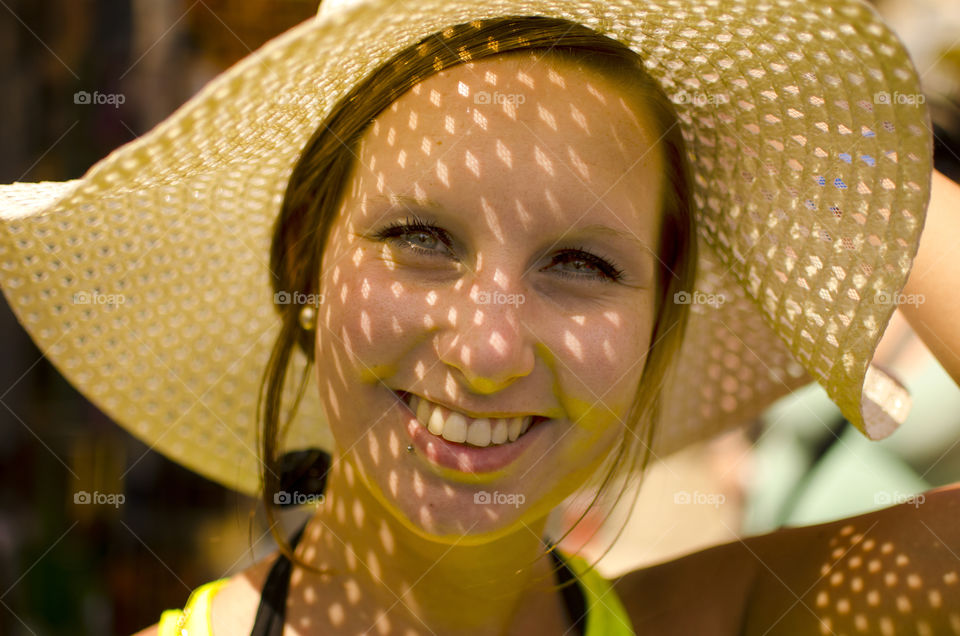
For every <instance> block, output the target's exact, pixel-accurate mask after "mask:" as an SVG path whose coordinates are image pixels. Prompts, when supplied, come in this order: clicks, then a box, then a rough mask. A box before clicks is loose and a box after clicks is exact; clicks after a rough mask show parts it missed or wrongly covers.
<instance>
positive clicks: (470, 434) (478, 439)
mask: <svg viewBox="0 0 960 636" xmlns="http://www.w3.org/2000/svg"><path fill="white" fill-rule="evenodd" d="M490 439H491V435H490V420H488V419H486V418H484V419H482V420H475V421H473V422H471V423H470V429H469V430H468V431H467V443H468V444H473V445H474V446H489V445H490Z"/></svg>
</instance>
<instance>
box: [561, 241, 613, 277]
mask: <svg viewBox="0 0 960 636" xmlns="http://www.w3.org/2000/svg"><path fill="white" fill-rule="evenodd" d="M558 264H560V265H565V264H569V265H570V266H571V267H569V268H567V269H563V268H560V269H557V273H558V274H560V276H563V277H564V278H571V279H578V278H579V279H583V278H595V279H599V280H602V281H609V282H615V281H618V280H620V279H621V278H623V271H622V270H620V269H619V268H618V267H617V266H616V264H614V263H613V262H611V261H610V260H608V259H605V258H601V257H600V256H597V255H595V254H591V253H590V252H588V251H586V250H584V249H583V248H572V249H565V250H561V251H560V252H558V253H557V254H555V255H554V257H553V260H552V261H551V262H550V267H553V266H554V265H558Z"/></svg>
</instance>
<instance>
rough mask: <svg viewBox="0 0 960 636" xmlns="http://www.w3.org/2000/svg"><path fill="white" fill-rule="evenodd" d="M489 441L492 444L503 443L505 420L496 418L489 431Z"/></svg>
mask: <svg viewBox="0 0 960 636" xmlns="http://www.w3.org/2000/svg"><path fill="white" fill-rule="evenodd" d="M490 441H491V442H493V443H494V444H503V443H504V442H505V441H507V420H496V424H494V425H493V430H492V431H490Z"/></svg>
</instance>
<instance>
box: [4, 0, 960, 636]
mask: <svg viewBox="0 0 960 636" xmlns="http://www.w3.org/2000/svg"><path fill="white" fill-rule="evenodd" d="M877 8H878V10H879V11H880V12H881V13H882V14H884V15H885V16H886V17H887V19H888V22H890V24H891V25H892V26H893V27H894V29H895V30H896V31H897V32H898V33H899V35H900V36H901V38H903V39H904V41H905V43H906V45H907V48H908V49H909V50H910V51H911V54H912V55H913V56H914V61H915V63H916V65H917V67H918V69H919V71H920V73H921V76H922V78H923V81H924V90H925V93H926V95H927V97H928V103H929V104H930V105H931V107H932V112H933V117H934V121H935V134H936V139H937V146H936V164H937V167H938V169H939V170H940V171H941V172H944V173H945V174H947V175H948V176H950V177H951V178H953V179H954V180H958V179H960V114H958V113H960V110H958V104H960V5H958V3H956V2H955V0H886V1H884V2H880V3H877ZM316 9H317V3H316V2H315V0H42V1H41V2H37V0H0V52H2V54H0V87H2V92H3V95H4V96H5V97H6V99H3V100H0V148H2V149H3V152H2V153H0V183H10V182H14V181H44V180H51V181H62V180H66V179H73V178H77V177H80V176H82V175H83V173H84V172H85V171H86V170H87V169H88V168H89V167H90V166H91V165H93V164H94V163H95V162H96V161H97V160H99V159H101V158H102V157H104V156H105V155H107V154H108V153H109V152H110V151H111V150H113V149H114V148H116V147H118V146H120V145H122V144H124V143H126V142H128V141H130V140H132V139H134V138H135V137H137V136H139V135H141V134H143V133H145V132H146V131H148V130H150V128H152V127H153V126H154V125H155V124H157V123H158V122H159V121H161V120H162V119H163V118H164V117H166V116H167V115H169V114H170V113H171V112H173V111H174V110H175V109H176V108H177V107H178V106H180V105H181V104H182V103H183V102H185V101H186V100H187V99H188V98H189V97H190V96H191V95H192V94H194V93H195V92H196V91H197V90H198V89H199V88H200V87H201V86H203V84H204V83H205V82H207V81H208V80H209V79H210V78H212V77H213V76H214V75H216V74H217V73H219V72H221V71H222V70H224V69H226V68H227V67H229V66H230V65H231V64H233V63H234V62H236V61H237V60H239V59H240V58H242V57H244V56H245V55H247V54H249V53H250V52H252V51H253V50H255V49H256V48H257V47H259V46H260V45H261V44H262V43H264V42H265V41H266V40H268V39H270V38H271V37H273V36H275V35H277V34H279V33H281V32H283V31H285V30H286V29H288V28H290V27H292V26H294V25H295V24H298V23H299V22H301V21H303V20H305V19H307V18H309V17H311V16H312V15H313V14H314V13H315V12H316ZM83 91H86V92H88V93H92V92H94V91H98V92H99V93H101V94H110V95H117V96H122V100H120V99H116V100H114V102H115V103H112V104H111V103H106V104H89V103H83V101H84V100H83V99H78V98H76V95H77V94H78V93H80V92H83ZM120 101H122V103H118V102H120ZM0 298H2V297H0ZM878 358H879V360H878V361H880V362H883V363H884V364H885V366H887V367H888V368H890V369H893V370H894V371H895V372H896V373H897V374H898V376H899V377H901V378H902V380H903V381H904V383H905V384H906V385H907V386H908V388H910V389H911V392H912V394H913V397H914V408H913V411H912V413H911V416H910V419H909V420H908V421H907V423H906V424H905V425H904V426H903V427H902V428H901V430H900V431H898V432H897V433H896V434H894V435H893V436H891V437H890V438H888V439H887V440H885V441H884V442H881V443H868V442H867V441H866V440H865V439H864V438H862V436H860V435H859V433H857V432H856V431H854V430H852V429H851V427H850V426H849V425H848V424H847V423H846V422H845V421H844V420H843V418H842V417H841V416H840V414H839V412H838V411H837V410H836V408H835V407H833V405H832V404H831V403H830V402H829V400H828V399H827V398H826V396H825V394H824V393H823V392H822V391H821V390H820V389H819V388H818V387H816V386H813V387H809V388H808V389H806V390H804V391H801V392H799V393H797V394H795V395H794V396H791V397H790V398H788V399H786V400H784V401H781V402H780V403H778V404H777V405H776V406H775V407H774V408H773V409H771V410H770V411H769V412H768V413H766V414H765V415H764V417H763V418H760V419H759V420H758V421H757V422H754V423H752V424H751V425H750V426H748V427H746V428H745V429H743V430H742V431H737V432H733V433H730V434H727V435H725V436H723V437H722V438H720V439H717V440H713V441H710V442H707V443H704V444H700V445H698V446H696V447H691V448H688V449H686V450H684V451H682V452H681V453H678V454H677V455H674V456H673V457H670V458H666V459H665V461H662V462H659V463H657V464H656V465H655V466H653V467H652V468H651V470H650V471H649V474H648V476H647V478H646V480H645V483H644V487H643V489H642V492H641V496H640V498H639V501H638V504H637V507H636V509H635V510H634V512H633V514H632V515H631V516H630V517H629V518H626V512H625V511H619V512H615V514H614V515H613V517H612V518H611V519H610V520H609V522H608V523H607V524H606V525H605V526H601V524H600V518H599V517H598V516H591V517H588V518H587V519H586V522H585V523H583V524H581V526H579V527H578V529H577V532H576V533H574V534H572V535H571V536H570V537H568V541H567V542H566V544H565V546H564V547H567V548H568V549H574V548H577V547H582V548H583V550H584V552H586V553H588V555H589V554H593V555H595V556H597V557H599V556H600V555H601V554H602V553H603V552H604V550H605V548H606V547H607V546H608V545H609V543H610V540H611V539H612V537H613V535H614V534H615V531H616V530H617V529H618V528H619V527H620V525H621V524H620V523H619V522H624V523H626V530H625V533H624V536H623V537H622V538H621V540H620V541H619V542H618V543H617V544H616V545H615V546H614V548H613V549H612V550H611V551H610V552H609V553H607V554H606V556H605V557H604V558H603V560H602V561H601V562H600V569H601V571H602V572H603V573H604V574H606V575H608V576H614V575H616V574H618V573H620V572H622V571H626V570H629V569H632V568H633V567H637V566H639V565H643V564H648V563H654V562H657V561H662V560H664V559H667V558H671V557H674V556H678V555H680V554H683V553H686V552H689V551H692V550H695V549H699V548H701V547H705V546H707V545H711V544H714V543H718V542H722V541H728V540H733V539H735V538H736V537H737V536H740V535H742V534H749V533H757V532H766V531H769V530H772V529H774V528H776V527H778V526H780V525H783V524H801V523H815V522H819V521H826V520H829V519H833V518H837V517H842V516H849V515H852V514H857V513H859V512H864V511H866V510H869V509H873V508H879V507H884V506H887V505H891V504H894V503H900V502H905V501H906V502H910V501H911V497H915V495H916V494H917V493H920V492H922V491H923V490H926V489H928V488H931V487H933V486H937V485H941V484H946V483H952V482H956V481H960V444H958V440H960V408H958V407H960V390H958V389H957V387H956V386H955V385H954V384H953V383H952V382H951V381H950V380H949V378H948V377H947V376H946V374H945V373H944V372H943V370H942V369H941V368H940V366H939V365H938V364H937V363H936V361H935V360H934V359H933V358H932V357H931V356H930V355H929V352H927V351H926V349H925V347H923V345H922V344H921V343H919V341H918V340H917V339H916V338H915V337H914V336H913V334H912V332H911V331H910V329H909V327H908V326H907V325H906V323H905V321H902V320H901V319H900V318H899V317H898V318H896V319H895V320H894V322H893V323H892V324H891V328H890V329H889V330H888V332H887V336H886V337H885V341H884V346H883V348H882V350H881V351H880V352H879V353H878ZM0 359H2V360H3V363H2V365H0V635H4V634H17V635H19V634H52V635H59V634H71V635H74V634H129V633H131V632H134V631H137V630H139V629H141V628H143V627H145V626H147V625H150V624H153V623H155V622H156V621H157V620H158V618H159V615H160V612H161V611H162V609H165V608H176V607H182V606H183V604H184V603H185V602H186V599H187V596H188V595H189V593H190V591H191V590H192V589H194V588H195V587H197V586H199V585H201V584H203V583H206V582H208V581H211V580H213V579H216V578H220V577H222V576H226V575H229V574H232V573H234V572H236V571H239V570H241V569H243V568H245V567H247V566H248V565H250V563H252V562H253V561H254V560H256V559H258V558H260V557H261V556H262V555H264V554H266V553H267V552H269V551H271V550H272V549H273V544H272V542H271V541H270V538H269V535H267V536H263V532H264V528H265V527H266V524H265V523H264V520H263V516H262V511H261V510H259V509H258V508H257V502H256V501H254V500H252V499H249V498H247V497H244V496H242V495H238V494H236V493H233V492H230V491H226V490H225V489H223V488H222V487H220V486H218V485H216V484H214V483H212V482H209V481H207V480H205V479H203V478H202V477H199V476H197V475H195V474H194V473H191V472H189V471H187V470H186V469H183V468H181V467H180V466H179V465H177V464H174V463H172V462H170V461H169V460H167V459H166V458H165V457H163V456H162V455H160V454H158V453H156V452H153V451H151V450H150V449H149V448H148V447H146V446H145V445H143V444H142V443H140V442H139V441H138V440H136V439H135V438H134V437H133V436H131V435H130V434H128V433H126V432H125V431H124V430H123V429H121V428H120V427H118V426H117V425H115V424H114V423H113V422H111V421H110V420H109V419H107V418H106V417H104V416H103V415H102V414H101V413H100V412H99V411H98V410H97V409H96V408H94V407H93V406H91V405H90V404H89V403H88V402H86V401H85V400H84V399H83V397H82V396H81V395H79V394H78V393H77V392H76V391H75V390H73V388H72V387H71V386H70V385H69V384H68V383H66V382H65V381H64V380H63V379H62V378H61V376H60V375H59V374H58V373H57V371H56V370H55V369H54V368H53V367H52V366H51V365H50V364H49V363H48V362H47V360H46V359H45V358H44V356H43V354H42V353H41V352H40V351H38V350H37V349H36V348H35V347H34V345H33V343H32V342H31V340H30V339H29V337H28V336H27V335H26V333H25V332H24V331H23V330H22V329H21V327H20V326H19V324H18V323H17V320H16V318H15V317H14V316H13V314H12V313H11V312H10V310H9V308H8V307H7V306H6V304H5V301H3V300H0ZM838 480H839V481H838ZM838 483H841V484H843V486H842V487H840V488H838V487H837V484H838ZM82 492H87V493H93V492H99V493H112V494H114V495H122V496H123V501H122V503H120V502H119V498H118V497H114V498H113V499H112V500H111V501H104V502H103V503H101V504H97V505H94V504H84V503H82V501H78V500H75V497H76V495H77V493H82ZM913 501H915V499H914V500H913ZM579 505H580V502H579V501H573V502H571V506H570V507H569V509H568V511H566V512H564V511H560V512H559V513H558V514H557V515H556V516H555V519H554V520H553V522H552V523H553V527H554V528H556V529H560V528H563V527H564V526H565V525H566V524H568V523H569V522H570V521H571V519H572V518H574V516H575V515H574V513H575V512H576V511H577V510H578V506H579ZM287 514H288V518H287V522H288V523H289V524H290V526H288V527H292V523H293V522H295V520H296V518H297V517H296V516H297V515H301V516H302V514H303V512H302V511H299V512H293V513H287ZM291 515H292V516H291ZM618 515H619V516H618Z"/></svg>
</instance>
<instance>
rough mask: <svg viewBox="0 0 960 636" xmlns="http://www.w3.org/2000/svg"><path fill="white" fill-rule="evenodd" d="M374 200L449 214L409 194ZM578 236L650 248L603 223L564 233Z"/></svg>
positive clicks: (629, 235) (376, 195)
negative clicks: (624, 242) (595, 236)
mask: <svg viewBox="0 0 960 636" xmlns="http://www.w3.org/2000/svg"><path fill="white" fill-rule="evenodd" d="M373 198H374V199H381V200H383V201H387V202H389V203H392V204H394V205H398V204H402V205H404V206H409V207H412V208H419V209H421V210H428V211H429V210H435V211H437V212H441V213H449V211H448V210H447V209H446V208H444V207H443V206H442V205H440V204H439V203H437V202H436V201H434V200H433V199H430V198H425V199H423V200H417V198H416V197H412V196H410V195H408V194H391V195H389V196H388V195H385V194H375V195H373ZM571 234H572V235H574V236H575V235H577V234H595V235H602V236H609V237H612V238H617V239H620V240H623V241H629V242H630V243H634V244H636V245H637V246H640V247H643V248H647V247H649V246H648V245H647V244H646V243H644V242H643V241H641V240H640V239H638V238H637V237H636V236H634V235H633V234H631V233H629V232H624V231H622V230H617V229H615V228H613V227H610V226H609V225H603V224H602V223H590V224H588V225H581V226H574V227H572V228H569V230H568V231H566V232H564V233H563V236H565V237H566V236H568V235H571Z"/></svg>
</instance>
